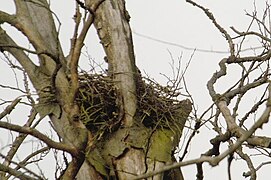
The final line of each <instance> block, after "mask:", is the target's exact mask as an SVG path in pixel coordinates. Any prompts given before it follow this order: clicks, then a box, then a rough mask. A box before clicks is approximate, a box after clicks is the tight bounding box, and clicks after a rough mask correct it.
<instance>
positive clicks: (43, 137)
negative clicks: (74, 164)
mask: <svg viewBox="0 0 271 180" xmlns="http://www.w3.org/2000/svg"><path fill="white" fill-rule="evenodd" d="M0 127H2V128H5V129H9V130H11V131H16V132H20V133H24V134H30V135H32V136H34V137H36V138H38V139H40V140H41V141H43V142H44V143H46V144H47V145H48V146H49V147H51V148H55V149H58V150H62V151H66V152H69V153H71V154H72V155H74V156H77V155H78V154H79V153H78V151H77V149H76V148H74V147H71V146H69V145H67V144H63V143H58V142H55V141H53V140H51V139H50V138H49V137H47V136H46V135H44V134H42V133H40V132H39V131H37V130H36V129H33V128H29V127H22V126H19V125H15V124H11V123H7V122H0Z"/></svg>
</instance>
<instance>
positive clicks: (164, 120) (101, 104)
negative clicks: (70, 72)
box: [77, 73, 191, 135]
mask: <svg viewBox="0 0 271 180" xmlns="http://www.w3.org/2000/svg"><path fill="white" fill-rule="evenodd" d="M136 79H137V80H136V83H137V100H138V108H137V117H139V119H140V121H141V123H142V124H144V125H145V126H146V127H148V128H170V129H174V130H176V127H177V128H179V127H180V125H182V126H184V123H185V120H186V119H187V116H188V115H189V113H190V112H191V102H190V101H189V100H183V101H179V100H177V97H178V96H179V95H180V89H177V88H176V87H171V88H170V87H165V86H161V85H159V84H158V83H156V82H154V81H153V80H151V79H148V78H142V77H141V75H138V76H137V78H136ZM116 98H117V90H116V87H115V86H114V83H113V81H112V79H111V78H110V77H108V76H105V75H102V74H87V73H82V74H81V75H80V87H79V93H78V97H77V103H78V105H79V107H80V120H81V121H82V122H83V123H84V124H85V125H86V127H87V128H88V129H89V130H90V131H92V132H94V133H96V134H98V135H102V134H103V133H105V132H111V131H114V130H116V129H117V128H118V127H119V126H120V125H121V119H120V118H119V112H120V110H119V107H118V105H117V103H116Z"/></svg>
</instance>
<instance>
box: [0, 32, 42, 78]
mask: <svg viewBox="0 0 271 180" xmlns="http://www.w3.org/2000/svg"><path fill="white" fill-rule="evenodd" d="M6 45H10V46H13V47H19V46H18V45H17V44H16V43H15V42H14V41H13V40H12V38H11V37H10V36H9V35H8V34H7V33H6V32H5V31H4V30H3V29H2V28H1V27H0V51H2V52H3V51H8V52H9V53H10V54H12V55H13V56H14V57H15V58H16V59H17V60H18V61H19V63H20V64H21V65H22V66H23V68H24V69H25V71H26V72H27V74H28V75H29V78H30V79H31V80H33V79H35V78H36V75H37V74H36V73H35V71H36V70H37V69H38V68H37V66H36V65H35V64H34V63H33V62H32V61H31V60H30V59H29V57H28V56H27V55H26V54H25V53H24V51H23V50H22V49H17V48H9V47H5V46H6Z"/></svg>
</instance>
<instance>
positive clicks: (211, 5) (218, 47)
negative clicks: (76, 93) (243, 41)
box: [0, 0, 270, 180]
mask: <svg viewBox="0 0 271 180" xmlns="http://www.w3.org/2000/svg"><path fill="white" fill-rule="evenodd" d="M6 2H7V1H5V3H6ZM9 2H11V0H9ZM196 2H198V3H200V4H201V5H203V6H205V7H207V8H208V9H210V11H211V12H213V14H214V16H215V17H216V20H217V22H219V23H220V25H222V26H223V27H224V28H225V29H226V30H228V31H229V32H231V31H230V28H229V27H230V26H234V27H236V28H237V29H238V30H240V31H244V30H245V29H246V28H247V26H248V24H249V23H250V19H249V18H248V17H247V16H245V14H246V12H245V10H246V11H248V12H252V10H253V8H254V7H253V1H248V0H219V1H217V0H201V1H199V0H197V1H196ZM5 3H3V2H2V4H1V7H0V9H1V10H2V9H9V11H10V12H12V11H14V8H12V7H11V5H12V3H10V4H9V3H8V2H7V3H6V4H5ZM51 4H52V9H53V11H54V12H55V13H56V14H57V15H58V17H59V19H60V20H61V23H62V24H61V31H60V33H61V34H60V35H61V36H60V37H61V42H62V45H63V48H64V52H66V53H67V52H68V50H69V46H70V38H71V35H72V33H73V20H72V17H73V14H74V9H73V6H74V0H51ZM264 4H265V1H264V0H258V1H257V2H256V5H257V7H258V9H259V11H262V10H263V7H264ZM126 6H127V9H128V11H129V13H130V16H131V28H132V30H133V32H134V34H133V38H134V39H133V40H134V48H135V55H136V63H137V65H138V66H139V68H140V69H141V70H142V71H145V72H147V73H148V74H149V75H150V76H151V77H153V78H155V79H156V80H157V81H159V82H161V83H164V82H165V78H164V77H163V76H161V75H160V73H163V74H167V75H169V76H170V75H171V67H170V65H169V63H170V62H171V56H172V57H173V58H174V59H175V60H176V61H177V60H178V58H179V57H181V56H182V64H183V66H182V67H185V65H186V63H187V62H188V60H189V59H190V57H191V55H192V53H193V50H187V49H184V48H181V46H185V47H187V48H191V49H196V51H195V54H194V56H193V58H192V62H191V64H190V66H189V69H188V71H187V74H186V80H187V85H188V88H189V91H190V93H191V94H192V96H193V98H194V99H195V103H196V106H197V107H198V109H199V112H202V111H204V110H205V109H206V108H207V107H208V105H210V103H211V99H210V97H209V95H208V92H207V89H206V83H207V81H208V80H209V78H210V77H211V75H212V74H213V73H214V72H215V70H217V69H218V62H219V61H220V60H221V59H222V58H223V57H227V56H228V55H229V54H227V53H226V52H227V51H228V46H227V42H226V41H225V39H224V37H223V36H222V35H221V34H220V32H219V31H218V30H217V29H216V28H215V27H214V25H213V24H212V23H211V21H210V20H209V19H208V18H207V16H206V15H205V14H204V13H203V12H202V11H201V10H200V9H198V8H196V7H193V6H192V5H190V4H188V3H186V2H185V1H184V0H126ZM91 32H92V33H90V34H89V36H88V38H87V41H86V47H87V48H88V52H89V54H90V55H91V57H92V58H94V59H96V60H101V59H103V56H104V54H103V52H102V48H101V45H100V44H99V43H98V42H99V40H98V39H97V35H96V32H95V30H94V29H93V28H92V30H91ZM142 35H143V36H149V37H151V38H154V39H157V40H161V41H164V43H161V42H159V41H155V40H151V39H149V38H146V37H143V36H142ZM165 42H169V43H172V44H176V45H170V44H167V43H165ZM178 45H180V46H178ZM251 46H253V44H252V45H251ZM201 50H207V51H209V52H202V51H201ZM211 51H222V52H225V53H215V52H211ZM81 63H82V64H83V65H84V62H81ZM2 78H3V76H2ZM2 78H1V77H0V80H1V81H0V82H1V83H3V82H4V84H7V83H5V81H6V80H7V78H4V79H2ZM230 78H232V77H230ZM223 83H224V84H222V85H221V86H222V87H219V88H221V89H223V88H227V87H228V86H227V85H228V84H227V81H225V82H223ZM2 95H3V94H2ZM2 95H1V96H2ZM5 96H6V95H5ZM206 129H207V128H206ZM202 133H203V136H200V137H198V138H196V141H195V143H194V145H193V146H192V148H194V149H192V148H191V149H190V151H191V152H190V154H189V157H191V158H192V157H193V158H195V157H199V156H200V153H202V152H205V151H206V150H208V148H210V144H209V139H210V137H209V138H208V135H210V134H209V132H202ZM202 137H204V138H202ZM195 149H196V150H195ZM198 150H200V151H198ZM225 165H226V160H224V161H223V162H222V163H221V166H220V167H214V168H210V167H209V166H208V165H206V169H205V172H204V173H205V174H204V175H205V177H206V179H214V178H219V179H220V180H226V179H228V177H227V171H226V166H225ZM245 168H246V166H245V165H244V164H242V165H241V164H240V163H233V166H232V170H233V180H235V179H236V180H239V179H244V178H243V177H242V172H243V171H245V170H246V169H245ZM269 168H270V167H269ZM263 172H264V171H263ZM265 173H266V171H265ZM195 174H196V172H195V166H191V167H187V168H184V175H185V177H186V178H187V179H195ZM258 179H260V180H261V179H264V173H261V174H258Z"/></svg>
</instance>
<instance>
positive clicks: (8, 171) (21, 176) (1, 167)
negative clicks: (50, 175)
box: [0, 164, 35, 180]
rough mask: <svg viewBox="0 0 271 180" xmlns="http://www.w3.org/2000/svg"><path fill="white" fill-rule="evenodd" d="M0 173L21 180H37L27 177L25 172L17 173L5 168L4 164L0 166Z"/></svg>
mask: <svg viewBox="0 0 271 180" xmlns="http://www.w3.org/2000/svg"><path fill="white" fill-rule="evenodd" d="M0 171H3V172H6V173H9V174H11V175H13V176H15V177H17V178H19V179H21V180H35V178H32V177H30V176H28V175H25V174H24V173H23V172H20V171H16V170H14V169H12V168H10V167H7V166H4V165H2V164H0Z"/></svg>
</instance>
